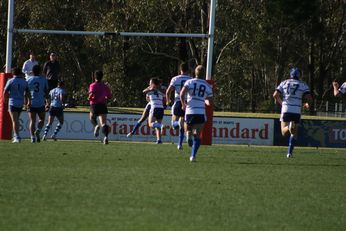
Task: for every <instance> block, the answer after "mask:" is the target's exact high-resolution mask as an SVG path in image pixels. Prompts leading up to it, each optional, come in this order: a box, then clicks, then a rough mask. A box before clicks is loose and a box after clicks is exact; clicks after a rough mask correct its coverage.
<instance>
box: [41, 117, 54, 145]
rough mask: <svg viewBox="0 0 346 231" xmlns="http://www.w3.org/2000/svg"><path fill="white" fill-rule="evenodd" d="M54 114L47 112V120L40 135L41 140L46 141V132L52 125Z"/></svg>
mask: <svg viewBox="0 0 346 231" xmlns="http://www.w3.org/2000/svg"><path fill="white" fill-rule="evenodd" d="M54 117H55V116H54V115H52V114H49V116H48V122H47V124H46V127H45V128H44V133H43V137H42V140H44V141H46V140H47V135H48V132H49V130H50V127H51V126H52V124H53V121H54Z"/></svg>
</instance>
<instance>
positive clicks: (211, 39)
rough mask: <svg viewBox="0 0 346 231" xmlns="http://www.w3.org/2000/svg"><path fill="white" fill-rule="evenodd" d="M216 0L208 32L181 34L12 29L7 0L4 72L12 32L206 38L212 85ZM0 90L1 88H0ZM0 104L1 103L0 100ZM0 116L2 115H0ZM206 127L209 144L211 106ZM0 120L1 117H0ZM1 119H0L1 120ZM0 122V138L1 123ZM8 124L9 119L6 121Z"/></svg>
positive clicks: (11, 10)
mask: <svg viewBox="0 0 346 231" xmlns="http://www.w3.org/2000/svg"><path fill="white" fill-rule="evenodd" d="M216 1H217V0H210V6H209V8H210V12H209V33H208V34H183V33H142V32H92V31H64V30H35V29H14V27H13V19H14V0H8V20H7V46H6V69H5V73H2V74H4V76H5V75H6V74H8V75H10V74H9V73H10V72H11V67H12V40H13V33H14V32H16V33H36V34H37V33H41V34H61V35H94V36H123V37H125V36H137V37H139V36H140V37H190V38H208V53H207V66H206V80H207V81H208V82H209V83H210V84H212V85H214V82H213V80H212V66H213V49H214V27H215V11H216ZM4 78H5V77H4ZM0 91H2V89H0ZM0 105H2V103H1V102H0ZM0 117H2V116H1V115H0ZM207 117H208V118H207V119H208V122H207V124H206V129H205V130H204V132H203V133H204V134H202V143H204V144H211V126H212V119H213V118H212V117H213V108H210V107H207ZM0 120H1V118H0ZM1 121H2V120H1ZM3 122H4V121H2V123H0V139H2V137H1V125H2V124H3ZM8 124H10V123H9V121H8Z"/></svg>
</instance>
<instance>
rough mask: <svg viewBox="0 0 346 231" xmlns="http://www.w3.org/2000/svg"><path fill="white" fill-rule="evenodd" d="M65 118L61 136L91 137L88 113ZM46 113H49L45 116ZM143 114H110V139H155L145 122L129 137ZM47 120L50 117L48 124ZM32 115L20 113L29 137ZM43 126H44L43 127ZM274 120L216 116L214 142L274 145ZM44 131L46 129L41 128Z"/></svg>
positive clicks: (174, 133)
mask: <svg viewBox="0 0 346 231" xmlns="http://www.w3.org/2000/svg"><path fill="white" fill-rule="evenodd" d="M64 116H65V122H64V125H63V126H62V128H61V130H60V132H59V134H58V138H60V139H72V140H73V139H75V140H91V139H95V138H94V136H93V126H92V125H91V123H90V121H89V114H88V113H76V112H65V113H64ZM46 117H47V116H46ZM139 118H140V115H133V114H108V122H109V125H110V126H111V131H110V134H109V139H110V141H112V140H119V141H131V140H133V141H149V142H155V136H154V130H153V129H151V128H149V126H148V124H147V122H144V123H143V124H142V125H141V127H140V128H139V129H138V131H137V133H136V134H135V135H133V136H132V137H130V138H128V137H127V136H126V135H127V134H128V133H129V132H130V131H131V130H132V129H133V127H134V125H135V124H136V121H137V120H138V119H139ZM46 123H47V118H46V121H45V124H46ZM56 124H57V120H55V121H54V123H53V125H52V126H51V129H50V131H49V133H48V137H50V135H51V134H52V133H53V132H54V130H55V126H56ZM163 124H164V125H168V126H170V124H171V116H165V117H164V119H163ZM168 126H167V127H165V128H164V129H163V130H162V141H163V142H176V141H177V139H178V130H173V129H172V128H170V127H168ZM28 128H29V118H28V115H27V113H25V112H23V113H22V114H21V117H20V134H21V136H22V137H23V138H29V137H30V135H29V129H28ZM42 130H44V129H42ZM273 132H274V120H272V119H252V118H229V117H214V119H213V130H212V136H213V144H254V145H273ZM41 135H43V131H41Z"/></svg>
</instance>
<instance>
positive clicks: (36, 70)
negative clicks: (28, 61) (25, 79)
mask: <svg viewBox="0 0 346 231" xmlns="http://www.w3.org/2000/svg"><path fill="white" fill-rule="evenodd" d="M40 71H41V68H40V65H35V66H33V67H32V73H34V75H35V76H39V75H40Z"/></svg>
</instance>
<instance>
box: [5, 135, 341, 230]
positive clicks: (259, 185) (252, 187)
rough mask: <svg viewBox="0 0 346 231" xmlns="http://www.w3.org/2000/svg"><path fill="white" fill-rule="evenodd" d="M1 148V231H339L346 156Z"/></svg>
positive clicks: (328, 152)
mask: <svg viewBox="0 0 346 231" xmlns="http://www.w3.org/2000/svg"><path fill="white" fill-rule="evenodd" d="M189 152H190V151H189V149H188V148H187V147H186V146H184V150H183V151H178V150H177V149H176V146H175V145H173V144H163V145H154V144H149V143H120V142H110V144H109V145H107V146H105V145H102V144H101V143H100V142H96V141H57V142H54V141H47V142H43V143H42V142H41V143H39V144H31V143H29V141H28V140H24V141H23V142H22V143H21V144H11V143H9V142H8V141H0V230H11V231H13V230H35V231H39V230H64V231H65V230H71V231H72V230H73V231H76V230H83V231H85V230H141V231H142V230H150V231H152V230H177V231H178V230H196V231H197V230H198V231H200V230H213V231H214V230H343V229H345V227H346V150H345V149H315V148H296V150H295V157H294V158H292V159H287V158H286V157H285V154H286V148H285V147H258V146H250V147H248V146H221V145H220V146H219V145H215V146H202V147H201V148H200V151H199V155H198V157H197V162H196V163H190V162H189V161H188V159H189Z"/></svg>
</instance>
